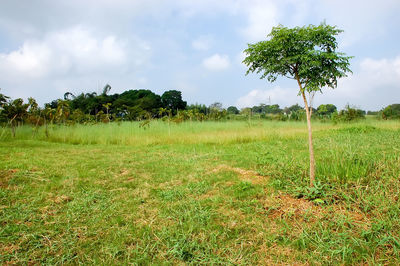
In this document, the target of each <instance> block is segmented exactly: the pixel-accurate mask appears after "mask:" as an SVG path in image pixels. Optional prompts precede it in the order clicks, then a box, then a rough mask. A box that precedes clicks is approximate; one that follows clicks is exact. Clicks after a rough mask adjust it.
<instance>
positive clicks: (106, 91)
mask: <svg viewBox="0 0 400 266" xmlns="http://www.w3.org/2000/svg"><path fill="white" fill-rule="evenodd" d="M110 90H111V86H110V85H109V84H106V85H105V86H104V88H103V93H102V95H107V93H109V92H110Z"/></svg>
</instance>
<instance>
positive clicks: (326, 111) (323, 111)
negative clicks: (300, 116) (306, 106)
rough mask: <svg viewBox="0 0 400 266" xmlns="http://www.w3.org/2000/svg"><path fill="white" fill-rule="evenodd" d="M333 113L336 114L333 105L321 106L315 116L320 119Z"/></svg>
mask: <svg viewBox="0 0 400 266" xmlns="http://www.w3.org/2000/svg"><path fill="white" fill-rule="evenodd" d="M335 112H337V108H336V106H335V105H333V104H321V105H320V106H318V108H317V114H318V115H319V116H322V117H324V116H331V115H332V114H333V113H335Z"/></svg>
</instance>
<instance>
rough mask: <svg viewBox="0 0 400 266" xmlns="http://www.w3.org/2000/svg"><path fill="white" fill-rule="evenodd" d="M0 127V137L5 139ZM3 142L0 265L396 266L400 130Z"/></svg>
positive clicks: (67, 136)
mask: <svg viewBox="0 0 400 266" xmlns="http://www.w3.org/2000/svg"><path fill="white" fill-rule="evenodd" d="M0 130H1V129H0ZM314 130H315V133H314V138H315V144H314V145H315V153H316V160H317V181H318V186H317V187H316V188H314V189H309V188H308V187H307V184H308V146H307V133H306V125H305V124H304V123H295V122H268V121H264V122H261V121H251V122H238V121H236V122H203V123H200V122H193V123H191V122H185V123H182V124H172V123H171V124H168V122H162V121H153V122H151V123H150V126H149V127H147V128H140V127H139V123H122V124H120V125H118V124H103V125H90V126H84V125H76V126H68V127H62V126H59V127H54V128H51V129H50V136H49V138H46V137H45V134H44V129H40V130H39V132H37V133H36V134H33V131H32V129H31V128H29V127H23V128H18V129H17V137H16V138H15V139H12V138H11V137H10V136H9V132H8V129H7V131H2V133H1V132H0V136H1V138H0V195H1V196H0V223H1V229H0V263H2V264H5V263H18V264H19V263H21V264H27V263H45V264H56V263H60V264H61V263H66V264H78V263H84V264H121V263H133V264H185V263H187V264H271V263H289V264H294V263H296V264H326V263H335V264H337V263H345V264H354V263H371V264H398V263H400V254H399V252H400V237H399V232H400V203H399V191H400V180H399V178H400V176H399V175H400V123H399V122H385V121H373V120H367V121H363V122H359V123H353V124H338V125H333V124H329V123H326V124H324V123H315V125H314Z"/></svg>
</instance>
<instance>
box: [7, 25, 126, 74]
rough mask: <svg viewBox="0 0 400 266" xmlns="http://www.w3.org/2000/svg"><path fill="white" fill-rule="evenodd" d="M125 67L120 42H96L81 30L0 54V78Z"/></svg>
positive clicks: (111, 39)
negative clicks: (0, 74)
mask: <svg viewBox="0 0 400 266" xmlns="http://www.w3.org/2000/svg"><path fill="white" fill-rule="evenodd" d="M125 63H127V51H126V47H125V44H124V42H123V41H121V40H118V39H117V38H116V37H115V36H112V35H110V36H105V37H103V38H99V37H96V36H94V34H92V33H91V32H90V31H88V30H85V29H83V28H81V27H74V28H71V29H67V30H63V31H59V32H53V33H50V34H48V35H47V36H46V37H45V38H44V39H43V40H29V41H26V42H24V44H23V45H22V46H21V47H20V48H19V49H17V50H15V51H12V52H10V53H3V54H0V69H1V71H2V73H6V74H8V75H2V76H3V78H7V77H9V78H13V79H14V78H15V77H16V76H21V75H23V76H24V77H29V78H44V77H48V76H50V75H66V74H68V73H71V72H72V73H75V74H87V73H91V72H94V71H103V70H107V69H112V68H114V67H119V66H122V65H124V64H125Z"/></svg>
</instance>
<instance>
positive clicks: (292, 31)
mask: <svg viewBox="0 0 400 266" xmlns="http://www.w3.org/2000/svg"><path fill="white" fill-rule="evenodd" d="M340 32H342V30H339V29H337V28H336V27H335V26H329V25H326V24H321V25H319V26H314V25H309V26H306V27H295V28H287V27H284V26H282V25H280V26H278V27H274V28H273V29H272V31H271V33H270V34H269V35H268V37H269V39H268V40H266V41H261V42H258V43H255V44H249V45H248V49H246V50H245V51H244V52H245V53H246V54H247V57H246V58H245V59H244V61H243V62H244V63H245V64H246V65H247V66H248V67H249V69H248V71H247V73H246V74H249V73H250V72H256V73H261V74H262V75H261V78H267V80H268V81H270V82H273V81H275V80H276V79H277V77H278V76H285V77H287V78H291V79H295V80H297V81H298V83H299V85H301V86H300V90H301V91H302V90H303V91H304V90H305V91H308V92H312V91H320V90H321V88H322V87H324V86H328V87H331V88H334V87H336V86H337V79H338V78H341V77H345V76H346V72H351V70H350V69H349V65H350V63H349V59H350V58H351V57H350V56H345V55H344V54H343V53H339V52H336V49H337V47H338V43H337V41H336V37H335V36H336V35H338V34H339V33H340Z"/></svg>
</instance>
